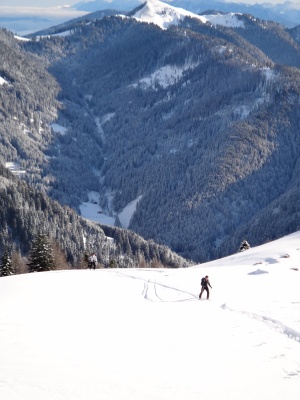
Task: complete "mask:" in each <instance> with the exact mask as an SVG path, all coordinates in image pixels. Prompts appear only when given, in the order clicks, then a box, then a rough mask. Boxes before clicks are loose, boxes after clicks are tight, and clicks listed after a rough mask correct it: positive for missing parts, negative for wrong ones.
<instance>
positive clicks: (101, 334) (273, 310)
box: [0, 232, 300, 400]
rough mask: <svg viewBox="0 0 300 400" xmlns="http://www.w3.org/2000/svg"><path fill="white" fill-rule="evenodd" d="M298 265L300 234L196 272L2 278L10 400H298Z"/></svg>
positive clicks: (1, 335)
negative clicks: (206, 285)
mask: <svg viewBox="0 0 300 400" xmlns="http://www.w3.org/2000/svg"><path fill="white" fill-rule="evenodd" d="M299 266H300V232H297V233H295V234H293V235H290V236H288V237H286V238H283V239H280V240H277V241H275V242H272V243H269V244H266V245H264V246H260V247H257V248H253V249H250V250H248V251H246V252H244V253H240V254H236V255H233V256H230V257H227V258H224V259H221V260H217V261H214V262H211V263H207V264H203V265H199V266H196V267H192V268H188V269H180V270H169V269H151V270H150V269H136V270H133V269H126V270H125V269H114V270H96V271H91V270H74V271H57V272H44V273H36V274H27V275H18V276H12V277H3V278H1V279H0V304H1V307H0V354H1V357H0V377H1V378H0V395H1V399H5V400H20V399H22V400H41V399H42V400H50V399H51V400H56V399H57V400H58V399H59V400H83V399H85V400H94V399H95V400H96V399H97V400H99V399H105V400H115V399H118V400H119V399H122V400H127V399H130V400H150V399H151V400H186V399H188V400H194V399H195V400H196V399H197V400H199V399H202V398H203V399H204V398H205V399H206V400H225V399H230V400H241V399H242V400H262V399H263V400H271V399H272V400H282V399H283V398H284V399H287V400H298V399H299V394H300V318H299V315H300V290H299V288H300V271H298V270H297V268H299ZM205 274H208V275H209V276H210V281H211V284H212V286H213V289H212V290H211V300H210V301H206V300H199V299H198V293H199V289H200V288H199V283H200V280H201V277H202V276H203V275H205Z"/></svg>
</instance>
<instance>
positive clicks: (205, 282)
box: [199, 275, 212, 300]
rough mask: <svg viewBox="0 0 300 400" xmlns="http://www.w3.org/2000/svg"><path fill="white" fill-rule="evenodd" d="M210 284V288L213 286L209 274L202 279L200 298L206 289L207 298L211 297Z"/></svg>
mask: <svg viewBox="0 0 300 400" xmlns="http://www.w3.org/2000/svg"><path fill="white" fill-rule="evenodd" d="M208 286H209V287H210V288H212V286H211V284H210V282H209V279H208V276H207V275H206V276H205V277H204V278H202V279H201V292H200V294H199V299H201V296H202V293H203V292H204V290H205V291H206V299H207V300H208V299H209V289H208Z"/></svg>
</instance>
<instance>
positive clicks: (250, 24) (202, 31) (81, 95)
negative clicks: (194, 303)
mask: <svg viewBox="0 0 300 400" xmlns="http://www.w3.org/2000/svg"><path fill="white" fill-rule="evenodd" d="M235 18H236V20H237V21H238V23H236V25H235V26H232V27H230V26H229V27H228V26H227V27H225V26H221V25H214V24H212V23H208V22H207V23H204V22H202V21H201V20H199V19H191V18H187V19H185V20H184V21H182V22H181V23H179V25H176V26H170V27H169V28H168V29H165V30H162V29H160V28H159V27H158V26H156V25H153V24H146V23H143V22H139V21H136V20H135V19H133V18H128V17H127V18H124V17H109V18H107V17H106V18H102V19H100V20H95V21H91V22H89V24H82V25H81V26H80V27H78V26H77V27H76V28H74V30H72V31H71V33H70V34H69V35H68V36H63V37H57V36H55V37H51V36H49V37H45V38H39V39H38V40H30V41H18V42H17V41H16V40H15V39H14V38H13V37H12V36H11V35H10V34H9V33H7V32H5V31H2V32H1V35H2V37H4V38H5V40H6V41H8V42H9V43H11V45H10V46H11V48H12V50H11V51H12V52H14V53H13V57H17V58H18V57H19V58H22V57H25V59H26V60H27V59H28V60H29V61H28V63H29V65H34V68H33V70H32V71H31V70H28V73H29V74H33V71H35V68H37V70H39V69H40V70H41V71H43V73H44V75H45V82H53V86H51V89H49V94H47V96H46V97H45V99H44V103H43V104H44V105H43V108H42V109H41V106H40V105H39V106H38V105H37V104H35V103H33V102H29V104H28V101H27V98H28V97H27V96H28V94H27V92H28V91H29V89H30V90H31V91H32V93H34V94H35V93H40V91H42V90H45V89H44V88H45V87H44V86H42V87H40V83H39V81H38V80H36V81H35V82H32V80H29V79H28V80H27V78H26V76H27V75H26V74H27V72H26V71H25V72H23V69H22V68H21V67H20V69H18V64H16V65H15V66H14V68H11V66H10V63H9V58H7V59H6V58H4V59H2V58H1V59H0V63H1V69H0V76H1V77H3V78H4V79H6V78H5V76H6V77H7V75H5V76H4V73H8V72H7V71H11V72H10V74H11V78H10V81H9V79H7V82H8V83H7V84H4V85H2V86H1V87H0V95H1V96H2V97H1V99H2V98H3V99H4V100H3V101H2V104H3V109H4V110H7V104H10V103H11V101H12V100H10V99H11V98H14V99H16V100H15V104H18V96H17V92H16V85H14V82H13V78H14V79H15V81H16V82H17V84H19V81H18V80H17V78H16V77H19V76H20V78H19V80H20V81H22V84H23V85H25V86H24V87H25V88H26V90H25V89H24V90H22V91H19V96H21V94H22V99H23V102H24V103H25V104H24V105H23V104H22V103H21V105H20V107H21V110H22V107H23V108H24V110H25V111H26V110H27V109H26V107H27V108H29V110H30V112H31V115H32V116H33V118H30V114H28V117H27V119H26V120H25V122H24V117H23V115H24V112H23V113H22V118H23V120H22V121H21V120H20V119H19V117H18V116H17V117H16V118H15V115H16V113H15V109H16V108H17V105H16V106H15V108H11V111H10V112H9V113H8V114H7V115H6V116H5V118H3V120H2V122H1V129H2V130H3V132H4V135H3V137H4V140H3V144H1V145H0V157H1V159H2V160H3V161H17V162H19V163H20V165H21V167H22V168H24V169H26V171H27V173H26V175H25V179H27V181H28V182H30V183H31V184H34V185H36V186H38V187H40V188H44V189H45V190H46V191H47V192H48V193H49V194H50V196H51V197H52V198H54V199H56V200H58V201H59V202H60V203H62V204H68V205H70V206H71V207H73V208H75V209H77V210H79V204H80V203H81V202H82V201H83V200H85V199H86V198H87V193H88V192H89V191H91V190H94V191H98V192H99V193H100V206H101V208H102V210H103V211H105V212H107V213H109V212H110V213H112V214H113V215H115V216H118V213H119V212H121V211H122V209H123V208H124V207H125V206H126V205H127V204H128V203H130V202H131V201H133V200H135V199H137V198H140V200H139V202H138V205H137V209H136V211H135V213H134V215H133V217H132V219H131V221H130V225H129V228H130V229H131V230H132V231H134V232H136V233H138V234H140V235H142V236H143V237H144V238H146V239H152V240H155V241H156V242H159V243H161V244H165V245H167V246H170V247H171V249H172V250H173V251H176V252H177V253H179V254H181V255H183V256H184V257H186V258H189V259H193V260H194V261H198V262H200V261H205V260H209V259H213V258H216V257H219V256H224V255H227V254H230V253H232V252H235V251H236V250H237V248H238V245H239V243H240V241H241V240H242V239H244V238H247V239H248V241H249V242H250V244H259V243H263V242H265V241H267V240H269V239H275V238H277V237H280V236H282V235H284V234H286V233H290V232H292V231H293V230H295V229H299V223H298V221H299V218H298V216H299V212H300V209H299V207H300V206H299V205H298V202H295V201H294V200H295V197H296V195H295V193H297V188H298V187H299V183H300V182H299V179H300V178H299V146H300V137H299V123H300V112H299V102H300V72H299V69H298V67H299V54H300V48H299V42H297V37H296V35H295V34H294V32H295V31H294V30H293V31H289V30H287V29H284V28H283V27H281V26H280V25H278V24H274V23H270V22H266V21H261V20H255V19H254V18H252V17H251V16H250V15H242V16H239V15H237V16H235ZM2 40H4V39H2ZM1 71H2V72H3V73H2V72H1ZM47 85H48V83H46V87H47ZM2 92H4V93H5V96H4V95H2ZM27 113H28V110H27ZM34 116H39V118H40V121H42V123H44V125H43V126H42V129H40V128H39V126H40V125H39V126H36V125H34V124H32V122H31V121H32V120H34ZM51 122H52V123H53V122H56V123H57V124H59V126H60V127H64V131H63V133H62V132H58V131H56V130H55V129H53V128H52V129H51V127H50V124H51ZM22 123H23V124H24V125H25V126H26V131H25V129H24V127H23V125H22ZM8 124H9V126H8ZM4 126H6V127H7V126H8V127H7V128H4ZM29 128H30V129H29ZM28 131H29V133H27V132H28ZM11 135H14V136H13V137H14V138H15V142H14V144H13V146H11V148H10V147H9V146H10V145H9V143H10V137H11ZM38 135H39V136H38ZM37 136H38V140H37V139H36V137H37ZM36 147H37V149H36ZM7 149H10V152H9V151H8V150H7ZM20 150H22V151H20ZM292 200H293V202H292ZM117 219H118V218H117ZM274 220H276V223H275V222H274ZM266 227H268V229H266Z"/></svg>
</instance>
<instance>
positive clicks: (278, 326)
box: [221, 304, 300, 343]
mask: <svg viewBox="0 0 300 400" xmlns="http://www.w3.org/2000/svg"><path fill="white" fill-rule="evenodd" d="M221 308H222V309H223V310H228V311H231V312H235V313H240V314H243V315H246V316H247V317H249V318H253V319H257V320H259V321H261V322H263V323H265V324H266V325H268V326H270V327H271V328H273V329H275V330H276V331H277V332H279V333H282V334H284V335H286V336H288V337H289V338H290V339H293V340H295V341H296V342H299V343H300V332H297V331H296V330H295V329H292V328H290V327H288V326H286V325H285V324H284V323H282V322H280V321H277V320H276V319H274V318H270V317H267V316H265V315H259V314H255V313H252V312H249V311H242V310H234V309H233V308H231V307H228V306H227V305H226V304H222V305H221Z"/></svg>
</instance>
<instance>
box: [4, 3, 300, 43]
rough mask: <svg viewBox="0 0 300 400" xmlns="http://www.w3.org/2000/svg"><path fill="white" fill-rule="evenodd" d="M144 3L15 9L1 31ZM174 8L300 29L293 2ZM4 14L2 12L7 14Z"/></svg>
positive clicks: (27, 29) (26, 30)
mask: <svg viewBox="0 0 300 400" xmlns="http://www.w3.org/2000/svg"><path fill="white" fill-rule="evenodd" d="M141 3H142V2H141V1H140V0H111V1H110V2H108V1H105V0H94V1H93V0H92V1H82V2H79V3H77V4H75V5H74V6H73V7H72V8H70V7H69V8H68V7H62V8H53V7H51V8H44V9H38V8H36V7H35V8H32V9H31V10H30V9H28V8H27V9H26V11H25V10H24V11H22V8H21V7H20V8H18V13H17V14H16V13H15V12H14V10H13V8H7V9H6V8H5V7H4V6H3V10H4V11H5V12H2V14H1V15H0V27H4V28H7V29H9V30H11V31H12V32H14V33H16V34H18V35H20V36H24V35H27V34H30V33H33V32H37V31H41V30H44V29H49V28H50V27H51V26H54V25H58V24H62V23H64V22H67V21H69V20H70V19H73V18H75V17H77V18H79V17H80V16H84V15H86V14H87V13H94V12H96V11H105V12H107V10H108V9H109V10H115V11H116V12H117V13H122V14H124V13H125V12H128V11H131V10H132V9H134V8H135V7H137V6H139V5H140V4H141ZM170 5H172V6H174V7H181V8H183V9H185V10H188V11H190V12H193V13H195V14H201V13H206V14H207V12H208V11H209V12H211V11H212V10H215V11H221V12H225V13H229V12H234V13H242V14H245V13H246V14H251V15H253V16H255V17H256V18H260V19H264V20H270V21H274V22H278V23H280V24H282V25H284V26H286V27H288V28H292V27H295V26H297V25H300V6H299V5H297V4H296V3H293V2H288V1H287V2H283V3H282V4H277V5H273V4H271V3H267V2H266V3H264V4H254V5H253V4H247V3H231V2H227V1H221V0H219V1H215V0H173V1H171V2H170ZM3 10H2V11H3Z"/></svg>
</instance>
